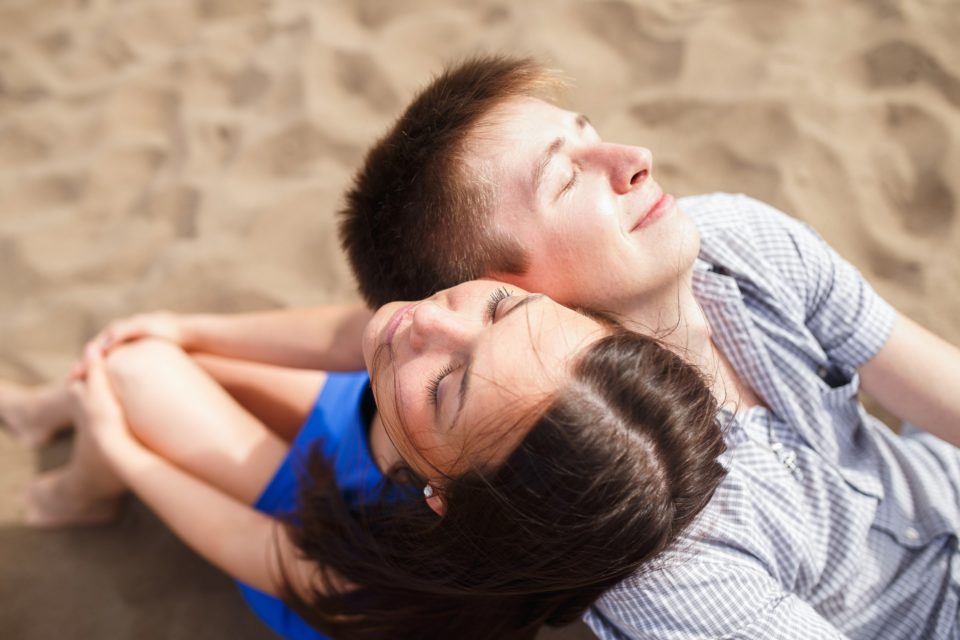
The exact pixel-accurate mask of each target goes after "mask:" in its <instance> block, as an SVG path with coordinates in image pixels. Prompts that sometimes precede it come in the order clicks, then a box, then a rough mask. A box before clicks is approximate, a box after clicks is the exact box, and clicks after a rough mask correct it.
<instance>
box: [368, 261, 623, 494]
mask: <svg viewBox="0 0 960 640" xmlns="http://www.w3.org/2000/svg"><path fill="white" fill-rule="evenodd" d="M605 333H606V329H605V328H604V327H603V326H602V325H600V324H599V323H598V322H596V321H595V320H593V319H591V318H588V317H586V316H584V315H581V314H579V313H577V312H575V311H572V310H571V309H568V308H566V307H564V306H561V305H559V304H557V303H556V302H554V301H553V300H551V299H550V298H548V297H546V296H544V295H541V294H531V293H528V292H526V291H524V290H522V289H519V288H517V287H515V286H512V285H505V284H502V283H500V282H494V281H491V280H476V281H473V282H467V283H464V284H461V285H459V286H456V287H453V288H451V289H447V290H446V291H441V292H440V293H437V294H436V295H434V296H433V297H431V298H428V299H426V300H421V301H419V302H412V303H411V302H392V303H390V304H387V305H384V306H383V307H381V308H380V310H379V311H377V313H376V314H375V315H374V317H373V319H372V320H371V321H370V323H369V324H368V325H367V328H366V330H365V332H364V337H363V353H364V359H365V360H366V363H367V369H368V370H369V371H370V372H371V374H370V375H371V380H372V381H373V387H374V389H375V391H376V396H377V406H378V409H379V412H380V418H381V420H380V421H379V422H381V423H383V424H385V425H386V432H387V433H388V434H389V441H390V442H392V444H393V445H394V446H395V447H396V450H395V451H394V450H392V448H391V451H390V452H389V453H387V454H382V453H381V454H379V455H378V457H380V458H381V459H379V460H378V463H379V464H380V465H381V467H384V466H390V465H391V463H392V462H395V461H396V458H395V456H396V455H399V456H400V457H402V458H403V459H404V460H405V461H406V462H407V464H408V465H409V466H410V467H412V469H413V471H414V472H416V473H418V474H419V475H420V476H422V477H425V478H428V479H435V478H439V477H441V476H442V475H443V474H445V473H455V472H456V471H457V470H458V469H460V468H462V467H463V465H466V464H469V463H470V462H477V460H476V459H472V458H470V454H471V450H470V447H471V443H472V442H477V443H479V444H478V445H477V446H479V447H482V448H483V449H482V452H483V455H484V458H483V461H490V460H491V459H497V458H499V457H505V456H506V454H507V453H509V452H510V451H512V450H513V449H514V448H515V447H516V446H517V444H519V442H520V440H521V439H522V438H523V436H524V435H525V434H526V428H527V427H529V426H530V425H521V424H518V423H519V421H520V419H521V417H522V416H524V415H527V414H528V412H529V410H530V409H532V408H533V407H534V406H535V405H536V404H537V403H538V402H539V401H541V400H543V399H544V398H545V396H547V395H548V394H550V393H552V392H553V391H555V390H556V389H557V388H558V387H559V385H561V384H563V383H564V382H565V381H566V379H567V376H568V365H569V363H570V361H571V359H572V358H573V357H574V356H575V355H576V354H577V353H579V352H580V351H581V350H582V349H583V348H584V347H585V346H587V345H589V344H590V343H592V342H593V341H595V340H596V339H598V338H600V337H601V336H603V335H604V334H605ZM384 435H385V434H384V433H380V434H377V433H374V434H373V436H372V437H373V440H374V449H375V452H376V449H377V448H381V451H382V450H383V449H382V448H383V447H384ZM471 437H473V439H471ZM378 445H379V447H378ZM386 448H390V447H386ZM464 454H466V459H465V458H464ZM384 458H386V459H384ZM390 458H393V460H390Z"/></svg>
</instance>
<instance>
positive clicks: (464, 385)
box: [450, 293, 544, 428]
mask: <svg viewBox="0 0 960 640" xmlns="http://www.w3.org/2000/svg"><path fill="white" fill-rule="evenodd" d="M543 297H544V296H543V294H542V293H532V294H530V295H528V296H527V297H526V298H524V299H523V300H521V301H520V302H518V303H517V304H515V305H513V306H512V307H510V308H509V309H507V310H506V311H505V312H504V313H503V315H501V316H500V318H499V319H500V320H503V319H504V318H506V317H507V316H509V315H510V314H511V313H513V312H514V311H516V310H517V309H519V308H520V307H524V306H526V305H528V304H530V303H531V302H534V301H536V300H542V299H543ZM472 369H473V356H471V357H469V358H467V364H466V366H465V367H464V368H463V376H461V378H460V389H459V390H458V391H457V412H456V413H455V414H454V415H453V420H452V421H451V422H450V428H453V425H455V424H456V423H457V419H459V418H460V412H461V411H463V402H464V400H466V398H467V390H468V389H469V388H470V371H471V370H472Z"/></svg>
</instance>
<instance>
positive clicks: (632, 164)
mask: <svg viewBox="0 0 960 640" xmlns="http://www.w3.org/2000/svg"><path fill="white" fill-rule="evenodd" d="M603 154H604V162H605V163H606V164H607V167H608V171H609V174H610V186H611V187H613V190H614V191H616V192H617V193H620V194H623V193H628V192H630V191H633V190H634V189H637V188H639V187H641V186H643V183H644V182H646V180H647V178H648V177H649V176H650V173H651V172H652V171H653V154H652V153H650V150H649V149H646V148H644V147H632V146H628V145H623V144H605V145H604V149H603Z"/></svg>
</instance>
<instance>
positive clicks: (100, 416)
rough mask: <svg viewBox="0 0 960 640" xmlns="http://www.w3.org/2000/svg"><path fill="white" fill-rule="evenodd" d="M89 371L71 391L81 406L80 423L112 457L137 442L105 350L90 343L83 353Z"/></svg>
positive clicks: (104, 451)
mask: <svg viewBox="0 0 960 640" xmlns="http://www.w3.org/2000/svg"><path fill="white" fill-rule="evenodd" d="M83 365H84V369H85V375H84V376H83V377H80V378H77V379H75V380H73V381H72V382H71V383H70V393H71V395H72V396H73V399H74V401H75V402H76V403H77V405H78V406H79V408H80V411H79V412H78V415H79V417H78V418H77V424H76V427H77V429H79V430H82V431H85V432H86V433H87V434H89V435H90V437H91V439H92V440H93V441H94V442H95V443H96V444H97V447H98V448H99V449H100V450H101V451H102V452H103V453H104V455H105V456H106V458H107V459H108V460H110V459H111V458H112V454H114V453H116V452H117V450H118V449H119V448H122V447H124V446H126V445H129V444H131V443H136V440H135V438H134V436H133V434H132V433H131V432H130V429H129V427H128V426H127V420H126V417H125V416H124V414H123V409H122V407H121V406H120V402H119V401H118V400H117V396H116V394H115V393H114V391H113V387H112V386H111V385H110V379H109V377H108V376H107V371H106V367H105V365H104V361H103V353H102V352H101V351H100V350H99V349H97V348H96V347H93V346H90V345H88V346H87V348H86V350H85V351H84V354H83Z"/></svg>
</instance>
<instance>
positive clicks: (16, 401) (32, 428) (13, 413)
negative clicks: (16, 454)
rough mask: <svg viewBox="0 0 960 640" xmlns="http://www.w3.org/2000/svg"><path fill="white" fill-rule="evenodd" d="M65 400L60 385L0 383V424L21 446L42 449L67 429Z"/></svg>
mask: <svg viewBox="0 0 960 640" xmlns="http://www.w3.org/2000/svg"><path fill="white" fill-rule="evenodd" d="M69 400H70V398H69V395H68V392H67V389H66V387H64V386H62V385H43V386H39V387H26V386H23V385H20V384H16V383H13V382H6V381H3V380H0V423H2V424H3V425H5V426H6V428H7V430H8V431H10V433H11V434H13V437H14V438H16V439H17V440H18V441H19V442H20V443H21V444H23V445H26V446H28V447H31V448H36V447H42V446H43V445H45V444H47V443H48V442H50V440H51V439H52V438H53V436H54V435H56V434H57V433H58V432H60V431H62V430H64V429H66V428H68V427H69V426H70V407H69Z"/></svg>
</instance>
